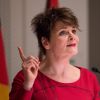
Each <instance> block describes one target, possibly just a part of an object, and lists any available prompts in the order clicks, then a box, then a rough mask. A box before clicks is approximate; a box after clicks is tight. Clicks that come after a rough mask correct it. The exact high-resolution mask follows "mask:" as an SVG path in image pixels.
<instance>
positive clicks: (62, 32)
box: [59, 31, 68, 35]
mask: <svg viewBox="0 0 100 100" xmlns="http://www.w3.org/2000/svg"><path fill="white" fill-rule="evenodd" d="M59 35H68V32H66V31H61V32H60V33H59Z"/></svg>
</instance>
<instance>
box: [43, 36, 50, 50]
mask: <svg viewBox="0 0 100 100" xmlns="http://www.w3.org/2000/svg"><path fill="white" fill-rule="evenodd" d="M41 42H42V45H43V47H44V48H45V49H46V50H47V49H49V48H50V45H49V41H48V39H46V38H45V37H42V38H41Z"/></svg>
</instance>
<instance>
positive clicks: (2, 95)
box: [0, 23, 9, 100]
mask: <svg viewBox="0 0 100 100" xmlns="http://www.w3.org/2000/svg"><path fill="white" fill-rule="evenodd" d="M0 100H9V82H8V75H7V70H6V60H5V51H4V45H3V38H2V31H1V23H0Z"/></svg>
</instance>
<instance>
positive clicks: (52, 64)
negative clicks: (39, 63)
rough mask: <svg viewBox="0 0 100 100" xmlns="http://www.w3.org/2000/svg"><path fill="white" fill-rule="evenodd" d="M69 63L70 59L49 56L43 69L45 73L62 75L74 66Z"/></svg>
mask: <svg viewBox="0 0 100 100" xmlns="http://www.w3.org/2000/svg"><path fill="white" fill-rule="evenodd" d="M69 62H70V61H69V59H66V58H60V57H59V58H55V57H51V56H49V57H48V56H47V57H46V58H45V60H44V65H43V67H42V69H43V71H44V72H48V73H52V74H53V73H54V74H57V75H61V74H64V73H65V71H67V70H69V69H70V68H71V67H72V65H71V64H70V63H69Z"/></svg>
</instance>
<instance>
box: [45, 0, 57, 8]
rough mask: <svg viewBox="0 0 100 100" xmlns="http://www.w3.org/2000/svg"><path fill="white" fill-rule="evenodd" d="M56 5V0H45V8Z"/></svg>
mask: <svg viewBox="0 0 100 100" xmlns="http://www.w3.org/2000/svg"><path fill="white" fill-rule="evenodd" d="M56 7H58V0H47V8H46V9H49V8H56Z"/></svg>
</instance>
